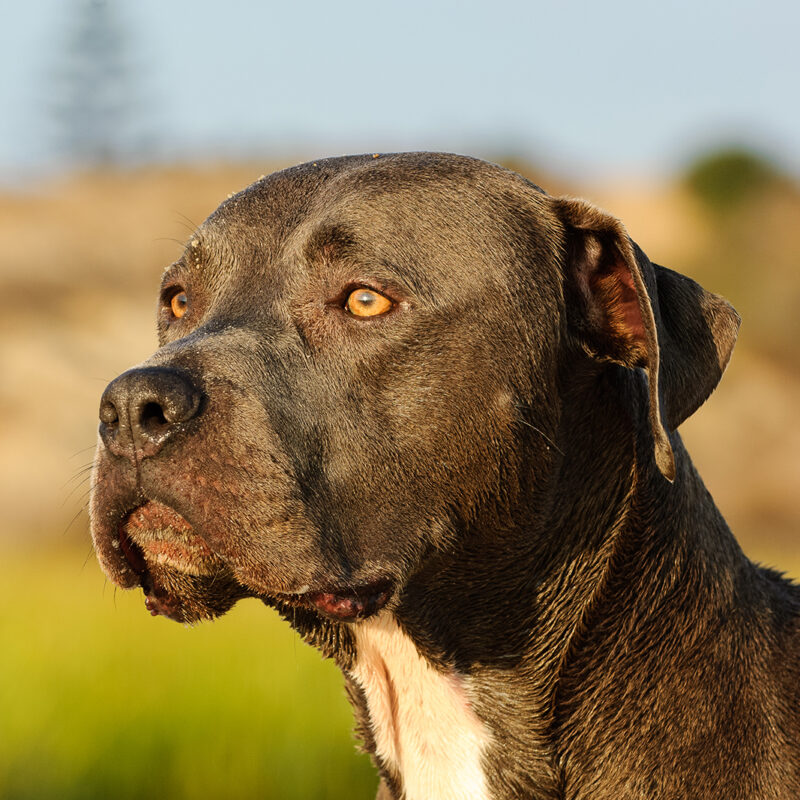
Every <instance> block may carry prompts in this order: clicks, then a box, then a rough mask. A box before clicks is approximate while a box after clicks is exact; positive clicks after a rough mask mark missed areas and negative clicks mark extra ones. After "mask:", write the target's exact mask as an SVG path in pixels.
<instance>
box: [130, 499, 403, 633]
mask: <svg viewBox="0 0 800 800" xmlns="http://www.w3.org/2000/svg"><path fill="white" fill-rule="evenodd" d="M116 533H117V536H116V543H118V547H117V549H118V552H119V554H120V555H121V556H122V557H123V558H124V560H125V562H126V564H127V566H128V567H129V568H130V570H131V571H132V572H133V573H134V575H135V576H136V580H138V583H139V586H140V587H141V588H142V591H143V592H144V595H145V607H146V608H147V610H148V611H149V612H150V613H151V614H152V615H153V616H159V615H161V616H165V617H168V618H170V619H173V620H175V621H178V622H192V621H195V620H197V619H200V618H202V617H207V616H216V615H218V614H220V613H224V612H225V611H227V610H228V608H230V606H232V605H233V603H235V602H236V600H238V599H240V598H242V597H246V596H247V595H252V594H255V593H254V592H251V591H249V590H248V589H246V588H245V587H244V586H242V585H241V584H239V583H238V582H237V581H236V580H235V578H234V576H233V574H232V573H231V572H230V570H229V569H228V567H227V566H226V565H225V563H224V562H223V561H222V560H221V559H220V558H219V557H218V556H217V555H215V554H214V553H213V552H212V550H211V549H210V548H209V547H208V545H207V544H206V542H205V541H204V540H203V539H202V538H201V537H200V536H198V535H197V534H196V533H195V532H194V531H193V529H192V526H191V525H190V524H189V522H187V520H186V519H185V518H184V517H182V516H181V515H180V514H179V513H178V512H177V511H175V510H174V509H172V508H170V507H168V506H165V505H163V504H161V503H159V502H157V501H154V500H149V501H147V502H146V503H144V504H143V505H140V506H138V507H136V508H134V509H133V510H132V511H130V512H128V513H127V514H126V515H125V516H123V517H122V518H121V519H120V521H119V523H118V524H117V532H116ZM221 590H224V591H221ZM392 593H393V583H392V581H391V580H389V579H378V580H374V581H370V582H368V583H364V584H356V585H353V586H348V587H338V586H330V585H325V584H324V583H323V585H322V586H321V587H320V588H309V587H305V586H304V587H303V591H298V592H282V591H277V592H275V593H274V595H271V597H272V599H274V600H277V601H278V602H279V603H281V604H283V605H288V606H301V607H305V608H309V609H312V610H315V611H317V612H318V613H320V614H322V615H323V616H325V617H328V618H329V619H333V620H336V621H340V622H356V621H358V620H361V619H366V618H367V617H370V616H372V615H373V614H376V613H377V612H378V611H380V610H381V609H382V608H383V607H384V606H385V605H386V604H387V603H388V601H389V599H390V598H391V596H392ZM264 599H266V600H267V602H269V600H270V597H266V598H264Z"/></svg>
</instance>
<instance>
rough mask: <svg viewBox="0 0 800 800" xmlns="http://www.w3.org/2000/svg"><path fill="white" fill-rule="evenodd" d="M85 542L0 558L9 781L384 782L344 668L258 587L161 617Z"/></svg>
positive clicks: (2, 727)
mask: <svg viewBox="0 0 800 800" xmlns="http://www.w3.org/2000/svg"><path fill="white" fill-rule="evenodd" d="M83 561H84V559H83V557H82V556H79V555H77V554H76V553H74V552H72V553H68V554H67V555H66V556H64V555H63V554H62V555H60V556H59V555H56V554H53V555H50V556H46V557H41V556H39V557H37V556H36V555H33V554H31V553H28V554H24V555H23V554H16V555H9V554H8V553H5V554H3V557H2V561H0V603H2V608H3V613H2V616H0V797H1V798H3V799H4V800H33V799H34V798H36V800H39V798H59V799H60V800H72V799H73V798H74V799H75V800H79V799H80V800H90V799H91V798H109V797H114V798H116V799H117V800H125V798H141V797H144V796H155V797H168V798H172V799H174V800H179V799H182V798H186V800H190V799H191V798H204V799H206V798H226V799H230V800H236V799H237V798H242V800H244V798H256V797H258V798H281V800H293V799H294V798H298V800H299V799H300V798H303V800H308V798H320V800H336V799H338V798H348V799H349V798H356V799H357V798H365V799H366V798H371V797H374V794H375V790H376V786H377V777H376V774H375V771H374V769H373V767H372V765H371V763H370V761H369V759H368V757H367V756H365V755H363V754H359V753H357V752H356V749H355V746H354V740H353V737H352V735H351V729H352V725H353V722H352V714H351V711H350V706H349V704H348V703H347V700H346V699H345V695H344V688H343V683H342V677H341V674H340V673H339V671H338V669H337V668H336V667H335V666H334V665H333V664H332V663H330V662H325V661H323V660H322V658H321V656H320V655H319V653H318V652H317V651H315V650H313V649H312V648H310V647H308V646H307V645H305V644H303V642H302V641H301V640H300V639H299V638H298V637H297V636H296V634H295V633H294V632H293V631H292V630H291V629H290V628H289V626H288V625H286V623H285V622H283V621H282V620H280V619H279V618H278V616H277V615H276V614H275V612H273V611H272V610H270V609H267V608H266V607H265V606H263V605H262V604H261V603H259V602H257V601H254V600H251V601H246V602H242V603H240V604H239V605H238V606H237V607H236V608H234V609H233V610H232V611H231V612H230V613H229V614H228V615H227V616H226V617H224V618H222V619H220V620H216V621H214V622H213V623H204V624H202V625H198V626H196V627H193V628H188V627H182V626H180V625H177V624H176V623H174V622H170V621H168V620H165V619H162V618H157V619H153V618H151V617H150V616H149V615H148V614H147V612H146V611H145V609H144V605H143V599H142V595H141V592H138V591H136V592H122V591H115V590H114V588H113V587H112V586H111V585H110V584H107V583H106V581H105V580H104V578H103V576H102V575H101V573H100V570H99V568H98V566H97V564H96V562H95V561H94V558H93V557H92V558H90V559H89V560H88V561H87V562H86V563H85V564H83Z"/></svg>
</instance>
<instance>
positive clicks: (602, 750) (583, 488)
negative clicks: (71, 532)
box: [92, 153, 800, 800]
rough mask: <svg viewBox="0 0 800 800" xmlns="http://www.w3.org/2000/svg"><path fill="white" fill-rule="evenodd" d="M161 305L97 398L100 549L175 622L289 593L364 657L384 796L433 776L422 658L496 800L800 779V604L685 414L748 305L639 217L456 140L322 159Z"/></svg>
mask: <svg viewBox="0 0 800 800" xmlns="http://www.w3.org/2000/svg"><path fill="white" fill-rule="evenodd" d="M358 286H369V287H372V288H373V289H374V290H377V291H380V292H382V293H384V294H385V295H387V296H388V297H389V298H390V299H392V300H393V303H394V305H393V308H392V310H391V312H389V313H387V314H385V315H383V316H380V317H376V318H369V319H357V318H354V317H353V316H352V315H350V314H348V313H347V310H346V308H345V301H346V298H347V295H348V292H350V291H352V289H353V287H358ZM176 289H177V290H183V291H185V292H186V293H187V296H188V298H189V305H188V311H187V313H186V315H185V316H184V317H182V318H180V319H176V318H173V317H170V316H169V311H168V309H169V299H170V297H171V295H172V294H173V293H174V292H175V291H176ZM159 314H160V316H159V320H160V321H159V331H160V338H161V347H160V349H159V350H158V351H157V352H156V353H155V354H154V355H153V357H152V358H151V359H149V360H148V361H147V362H146V364H145V365H143V366H142V367H139V368H136V369H134V370H131V371H129V372H127V373H125V374H124V375H123V376H121V377H120V378H118V379H117V380H116V381H114V382H113V383H112V384H111V385H110V386H109V388H108V389H107V390H106V394H105V395H104V399H103V405H102V406H101V419H102V424H101V442H100V445H99V449H98V459H97V468H96V471H95V476H94V489H93V497H92V529H93V537H94V541H95V545H96V549H97V552H98V556H99V558H100V561H101V563H102V565H103V567H104V569H105V570H106V572H107V574H108V575H109V576H110V577H111V578H112V579H113V580H114V581H116V582H117V583H119V584H120V585H122V586H137V585H141V586H143V588H144V589H145V592H146V593H147V595H148V604H149V607H150V608H151V610H153V612H154V613H157V612H158V613H164V614H167V615H168V616H172V617H173V618H175V619H180V620H189V621H191V620H196V619H200V618H202V617H207V616H213V615H215V614H219V613H224V612H225V611H226V610H227V609H228V608H229V607H230V606H231V605H232V604H233V603H234V602H235V601H236V600H237V599H238V598H239V597H242V596H245V595H255V596H258V597H261V598H262V599H264V601H265V602H267V603H268V604H270V605H272V606H275V607H276V608H277V609H278V610H279V611H280V612H281V613H282V614H283V615H284V616H285V617H286V618H287V620H289V622H290V623H291V624H293V625H295V627H296V628H297V629H298V630H299V631H300V633H301V634H302V635H303V636H304V637H305V638H306V639H307V640H308V641H309V642H311V643H313V644H315V645H316V646H318V647H319V648H320V649H321V650H322V652H323V653H324V654H325V655H326V656H330V657H332V658H334V659H336V661H337V662H338V663H339V665H340V666H341V668H342V670H343V671H344V674H345V678H346V681H347V683H348V691H349V693H350V696H351V699H352V701H353V705H354V710H355V715H356V719H357V722H358V725H359V729H360V731H361V733H362V736H363V739H364V742H365V746H366V747H367V749H369V750H370V751H371V752H372V753H373V757H374V759H375V762H376V765H377V767H378V769H379V771H380V772H381V775H382V783H381V789H380V791H379V796H380V797H382V798H397V799H399V798H402V797H404V796H406V794H405V792H406V787H413V786H418V783H419V775H417V774H414V775H408V774H407V775H403V774H402V767H398V764H402V763H411V762H409V761H408V759H406V761H405V762H403V759H402V758H400V757H395V756H392V757H391V758H393V759H394V760H393V761H391V763H390V760H389V757H388V756H387V757H383V756H382V755H381V752H386V753H388V752H395V751H396V747H395V744H392V743H391V742H389V740H388V739H385V742H386V744H385V745H384V746H383V751H381V752H378V750H380V748H377V747H376V734H377V739H380V737H381V736H384V738H385V735H386V733H387V731H390V730H391V731H392V732H393V733H394V734H397V738H396V742H400V743H402V742H403V741H407V740H408V736H409V735H410V733H409V732H408V731H404V730H402V729H401V730H399V731H398V729H397V727H396V726H397V725H398V724H402V720H403V719H405V718H408V719H414V720H420V719H422V717H421V716H420V715H419V714H416V715H412V714H410V712H409V714H410V715H408V716H407V717H406V716H404V714H405V713H406V711H408V709H405V710H404V707H403V702H404V698H403V697H402V696H401V697H397V696H396V690H395V688H394V687H396V686H399V685H403V684H402V682H401V683H398V682H397V681H395V680H393V677H392V674H391V670H392V669H393V667H392V666H391V663H392V662H391V659H392V658H395V660H400V661H402V659H401V657H400V656H399V655H397V654H398V653H404V652H407V649H408V648H409V647H412V646H413V648H415V649H416V653H417V654H418V658H414V659H412V661H413V662H414V667H413V672H410V673H408V674H407V675H406V678H405V679H406V684H405V685H408V686H410V687H411V686H414V687H415V686H416V684H413V683H412V682H413V681H414V680H418V679H419V680H428V678H426V677H425V676H426V675H428V673H427V672H426V669H424V668H423V667H422V666H421V665H424V664H427V665H429V666H430V668H431V670H433V672H432V673H431V675H430V676H429V677H430V680H431V681H432V683H430V685H428V684H426V685H425V687H423V689H420V692H421V694H420V696H437V697H438V696H441V697H442V698H444V699H443V700H442V702H443V703H445V704H449V707H451V708H452V709H455V711H454V712H453V713H454V714H455V719H457V720H462V721H463V724H464V725H467V726H472V728H470V730H472V731H473V732H474V733H475V738H474V741H475V742H479V743H480V747H479V752H480V756H479V760H480V764H479V765H478V769H479V771H480V775H481V776H482V777H481V778H480V780H481V781H483V784H482V786H483V787H484V789H482V790H481V791H484V792H485V795H486V796H488V797H491V798H493V800H511V799H512V798H570V800H581V799H583V798H586V799H587V800H588V798H591V799H592V800H622V799H623V798H679V797H680V798H695V799H700V798H708V799H709V800H710V798H726V800H736V799H737V798H740V799H741V800H744V798H748V800H754V799H756V798H758V799H759V800H768V799H769V800H773V799H774V800H778V798H783V799H788V798H796V797H800V666H799V664H800V591H799V590H798V588H797V587H795V586H793V585H792V584H790V583H789V582H788V581H786V580H784V579H783V578H781V577H780V576H779V575H778V574H777V573H775V572H772V571H770V570H765V569H762V568H759V567H756V566H754V565H753V564H752V563H751V562H750V561H748V560H747V558H746V557H745V556H744V555H743V554H742V552H741V550H740V549H739V546H738V545H737V543H736V541H735V539H734V538H733V536H732V535H731V533H730V531H729V529H728V527H727V526H726V524H725V522H724V520H723V518H722V517H721V515H720V513H719V512H718V510H717V509H716V507H715V506H714V503H713V501H712V499H711V497H710V496H709V494H708V492H707V491H706V489H705V487H704V486H703V483H702V481H701V480H700V478H699V476H698V475H697V473H696V471H695V469H694V467H693V465H692V462H691V460H690V458H689V456H688V454H687V453H686V451H685V449H684V447H683V444H682V442H681V439H680V437H679V435H678V434H677V433H676V431H675V429H676V428H677V426H678V425H679V424H680V423H681V422H682V421H683V420H684V419H686V417H688V416H689V415H690V414H692V413H693V412H694V411H695V410H696V409H697V408H698V407H699V406H700V405H701V404H702V403H703V402H704V400H705V399H706V398H707V397H708V395H709V394H710V393H711V391H712V390H713V389H714V387H715V386H716V384H717V382H718V381H719V379H720V377H721V375H722V372H723V370H724V369H725V366H726V364H727V362H728V359H729V358H730V354H731V350H732V348H733V343H734V341H735V338H736V331H737V329H738V324H739V320H738V317H737V315H736V313H735V312H734V311H733V309H732V308H731V307H730V306H729V305H728V304H727V303H726V302H725V301H724V300H722V299H721V298H719V297H716V296H715V295H712V294H709V293H708V292H706V291H704V290H703V289H702V288H701V287H700V286H698V285H697V284H696V283H694V282H693V281H691V280H689V279H688V278H685V277H683V276H681V275H678V274H677V273H674V272H672V271H670V270H667V269H664V268H662V267H659V266H656V265H653V264H651V263H650V261H649V260H648V259H647V257H646V256H645V255H644V253H642V251H641V250H640V249H639V248H638V247H637V246H636V245H635V244H634V243H633V242H632V241H631V240H630V239H629V238H628V236H627V234H626V232H625V230H624V228H623V226H622V224H621V223H620V222H619V221H618V220H616V219H614V218H613V217H611V216H609V215H608V214H606V213H605V212H602V211H600V210H598V209H596V208H594V207H592V206H590V205H589V204H587V203H585V202H582V201H578V200H571V199H567V198H552V197H550V196H548V195H546V194H545V193H543V192H542V191H541V190H540V189H538V188H537V187H536V186H534V185H532V184H531V183H529V182H528V181H526V180H524V179H523V178H521V177H520V176H518V175H516V174H514V173H511V172H509V171H507V170H504V169H501V168H500V167H497V166H494V165H490V164H487V163H485V162H482V161H478V160H474V159H469V158H465V157H461V156H453V155H443V154H426V153H419V154H398V155H388V156H383V155H382V156H380V157H372V156H355V157H347V158H337V159H330V160H325V161H319V162H314V163H310V164H304V165H301V166H299V167H294V168H292V169H288V170H285V171H283V172H279V173H276V174H274V175H271V176H269V177H267V178H264V179H262V180H260V181H258V182H257V183H255V184H253V185H252V186H250V187H249V188H247V189H245V190H244V191H243V192H241V193H239V194H237V195H235V196H234V197H233V198H231V199H229V200H227V201H226V202H224V203H223V204H222V205H221V206H220V208H219V209H218V210H217V211H216V212H214V214H212V215H211V217H210V218H209V219H208V220H207V221H206V222H205V223H204V224H203V226H202V227H201V228H200V230H199V231H198V232H197V234H196V236H195V237H194V238H193V240H192V241H191V242H190V243H189V245H188V246H187V248H186V251H185V252H184V254H183V256H182V257H181V258H180V259H179V260H178V261H177V262H176V263H175V264H173V265H172V266H171V267H170V268H169V269H168V270H167V272H166V273H165V277H164V281H163V287H162V302H161V310H160V312H159ZM165 509H166V510H165ZM171 515H172V516H171ZM178 515H180V516H178ZM148 526H149V527H148ZM193 559H194V560H195V561H194V562H192V560H193ZM187 560H188V562H192V563H195V566H196V568H195V569H188V568H187V566H186V565H187ZM209 576H213V577H212V578H210V577H209ZM342 587H344V588H342ZM348 587H349V588H348ZM359 587H372V588H369V590H367V589H360V588H359ZM375 587H378V588H375ZM349 591H352V593H353V594H352V595H349V594H347V592H349ZM370 592H371V594H370V598H371V599H368V600H366V599H365V600H364V602H363V604H362V605H361V606H358V608H359V611H358V615H357V616H356V617H354V618H353V619H344V617H342V616H337V612H336V608H335V607H334V605H333V604H334V603H335V602H338V599H341V598H342V597H344V596H345V595H346V597H347V598H350V599H345V600H344V601H342V602H344V606H343V607H344V608H351V607H352V608H355V605H354V603H355V600H353V599H352V598H353V597H356V596H357V597H359V598H361V597H362V596H363V597H366V595H367V594H369V593H370ZM331 598H333V599H331ZM337 598H338V599H337ZM359 602H361V600H359ZM348 604H349V605H348ZM329 612H330V613H329ZM363 618H366V619H363ZM364 626H372V627H364ZM375 626H378V627H377V628H376V627H375ZM370 630H371V631H373V634H372V638H367V639H365V638H364V636H366V635H367V634H366V633H365V632H367V631H370ZM387 630H391V631H396V632H398V636H400V637H401V638H395V639H391V643H390V644H389V645H387V646H386V647H387V649H386V650H384V651H381V652H378V651H379V650H380V647H379V646H378V644H376V643H379V642H380V641H383V640H382V639H381V636H382V635H383V634H380V631H387ZM379 634H380V635H379ZM359 641H361V642H362V649H363V648H366V649H370V648H371V647H373V645H374V646H375V647H376V648H378V650H376V653H377V655H376V659H377V660H375V661H374V662H371V663H373V666H374V668H375V669H383V668H384V667H385V668H386V670H388V672H387V673H386V674H385V675H383V674H382V673H381V674H378V673H376V674H378V678H376V681H377V682H376V683H375V687H377V688H375V689H374V690H373V689H371V688H370V686H372V684H370V680H371V679H369V678H368V677H364V676H365V675H366V674H367V673H364V669H365V667H364V665H365V663H366V662H365V660H364V659H365V658H367V655H366V653H365V652H362V653H359V645H358V643H359ZM363 642H371V643H372V644H369V645H367V644H363ZM409 643H413V644H409ZM390 651H391V652H390ZM381 653H383V655H381ZM387 653H389V655H387ZM391 653H394V654H395V655H394V656H392V655H391ZM384 656H385V658H386V659H388V660H384V661H381V658H383V657H384ZM381 664H383V665H384V667H382V666H381ZM375 665H377V666H375ZM386 665H388V666H386ZM371 668H372V667H371ZM396 669H398V670H403V669H405V668H404V667H403V666H402V664H401V665H400V666H399V667H397V668H396ZM359 670H360V671H359ZM404 674H405V673H404ZM437 674H438V675H440V676H441V677H436V675H437ZM359 675H360V676H361V677H360V678H359ZM398 675H400V673H399V672H395V675H394V677H397V676H398ZM419 676H422V678H419ZM365 687H367V689H369V692H372V695H371V696H372V697H373V699H372V700H371V701H368V699H367V694H368V693H369V692H365ZM431 687H434V689H435V691H434V689H431ZM436 687H438V688H436ZM409 691H412V689H409ZM413 691H416V688H414V689H413ZM437 692H438V694H437ZM426 693H427V694H426ZM407 699H408V698H405V700H407ZM369 702H372V703H373V707H372V709H371V708H370V705H369ZM378 702H389V703H390V706H387V708H389V711H386V712H385V714H384V717H385V718H386V719H389V720H390V722H388V723H381V722H380V718H379V717H380V715H379V714H378V712H377V710H376V709H377V705H375V704H376V703H378ZM391 703H397V707H396V708H395V707H394V706H391ZM392 709H394V710H392ZM387 715H388V716H387ZM413 724H414V725H418V726H423V725H424V723H423V722H419V721H417V722H414V723H413ZM454 724H455V725H456V726H458V725H460V724H461V722H457V723H454ZM387 725H389V726H390V727H387ZM381 726H382V727H381ZM465 730H466V728H462V729H460V730H459V732H458V733H459V735H461V734H463V733H464V731H465ZM418 733H421V734H424V731H418ZM404 736H405V737H406V738H405V739H404V738H403V737H404ZM424 740H425V737H424V736H422V741H424ZM393 741H394V740H393ZM415 741H416V740H415ZM470 741H473V740H470ZM420 752H422V751H420ZM476 752H477V751H476ZM448 753H449V755H448ZM445 755H446V756H447V757H448V758H450V757H451V756H452V752H451V751H447V752H446V753H445ZM451 761H452V758H451ZM443 763H444V762H443ZM474 766H475V762H474V760H473V761H472V762H471V767H470V768H472V767H474ZM443 774H444V773H437V776H434V777H436V778H437V779H438V778H439V777H441V775H443ZM426 785H428V786H433V785H434V784H433V783H429V784H426ZM409 791H411V792H412V794H413V797H408V798H407V800H414V798H415V797H419V796H421V795H420V792H422V791H424V788H423V789H420V788H416V789H410V790H409Z"/></svg>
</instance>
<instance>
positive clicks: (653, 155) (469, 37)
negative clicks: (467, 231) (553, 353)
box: [0, 0, 800, 184]
mask: <svg viewBox="0 0 800 800" xmlns="http://www.w3.org/2000/svg"><path fill="white" fill-rule="evenodd" d="M95 1H96V0H95ZM87 2H92V0H28V2H25V3H20V2H12V0H0V9H1V10H2V19H3V25H2V26H0V184H1V183H10V182H14V181H19V180H20V179H25V178H26V177H28V176H33V175H40V174H43V173H45V174H46V173H47V172H48V171H50V170H52V169H53V168H55V167H58V166H59V165H61V164H63V153H60V152H59V150H58V148H57V147H56V146H55V145H56V141H57V137H56V136H55V127H54V117H53V112H52V109H53V107H54V106H55V105H56V104H57V102H58V99H59V92H61V91H62V82H61V81H60V77H61V76H60V74H59V73H60V72H61V71H63V68H64V64H65V63H66V58H67V55H66V54H67V53H68V45H67V42H68V39H69V36H70V31H72V30H73V29H74V27H75V24H76V20H77V19H78V18H79V16H80V13H81V7H82V6H83V5H85V4H86V3H87ZM107 2H109V3H111V4H112V5H113V6H115V7H116V8H115V9H114V10H115V12H116V13H117V14H118V16H119V18H120V20H121V26H122V30H123V31H124V33H125V37H126V40H125V41H124V45H125V47H124V53H125V63H126V64H127V65H128V68H127V76H128V83H129V85H130V86H131V89H132V96H133V97H134V101H132V102H131V109H132V113H133V117H134V118H133V128H134V129H135V130H136V131H137V133H136V136H137V142H138V144H139V147H140V149H139V152H140V153H143V154H144V157H145V158H146V159H158V160H161V161H170V160H173V159H182V160H187V159H188V160H191V159H202V158H213V159H224V158H238V157H245V156H251V157H265V158H266V157H269V156H271V155H278V156H281V157H296V158H297V159H298V160H301V159H304V158H314V157H320V156H324V155H333V154H339V153H345V152H365V151H374V152H377V151H388V150H423V149H436V150H449V151H458V152H467V153H471V154H474V155H478V156H484V157H492V156H494V157H501V156H509V155H512V156H519V157H525V158H530V159H531V160H533V161H535V162H537V163H539V164H541V165H542V166H544V167H549V168H551V169H553V170H556V171H561V172H563V173H565V174H567V175H570V176H574V177H587V176H588V177H592V178H602V177H604V176H609V175H620V174H625V175H638V174H642V173H660V172H667V171H670V170H672V169H674V168H678V167H680V166H681V165H682V164H683V163H685V161H686V160H687V159H689V158H691V157H692V156H693V155H694V154H696V153H698V152H701V151H703V150H704V149H705V148H711V147H714V146H717V145H721V144H746V145H749V146H753V147H755V148H757V149H759V150H761V151H763V152H765V153H766V154H768V155H770V156H772V157H774V158H776V159H777V160H778V161H779V162H780V163H781V164H783V165H784V166H785V167H786V168H788V169H790V170H792V171H794V172H795V173H796V174H800V102H798V95H800V91H798V83H800V46H798V44H797V37H798V32H800V3H797V2H796V0H791V2H790V1H789V0H760V2H755V1H754V0H702V1H701V0H692V1H691V2H689V1H688V0H676V2H668V0H660V2H650V1H649V0H607V2H603V3H598V2H580V3H579V2H555V0H549V2H539V0H528V2H523V0H492V1H491V2H473V0H463V1H462V2H458V3H456V2H440V1H439V0H428V1H427V2H424V0H405V2H403V3H389V2H383V3H381V2H375V1H374V0H372V1H371V2H362V0H344V1H343V2H339V3H331V2H316V0H315V1H314V2H290V1H289V0H283V2H279V3H278V2H256V1H255V0H249V1H246V0H225V2H220V0H214V2H209V1H208V0H137V1H136V2H133V0H107Z"/></svg>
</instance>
